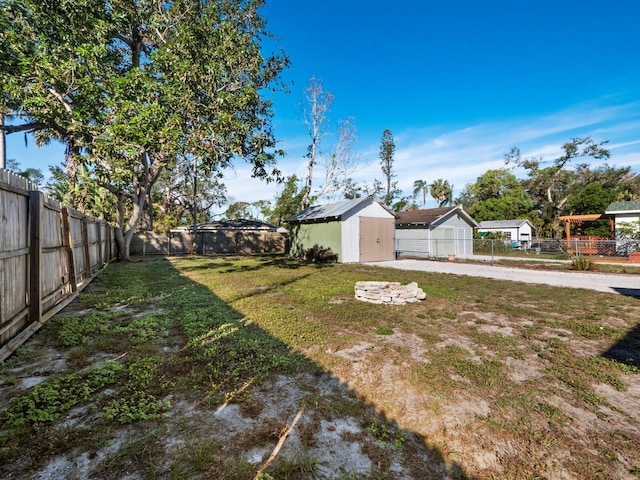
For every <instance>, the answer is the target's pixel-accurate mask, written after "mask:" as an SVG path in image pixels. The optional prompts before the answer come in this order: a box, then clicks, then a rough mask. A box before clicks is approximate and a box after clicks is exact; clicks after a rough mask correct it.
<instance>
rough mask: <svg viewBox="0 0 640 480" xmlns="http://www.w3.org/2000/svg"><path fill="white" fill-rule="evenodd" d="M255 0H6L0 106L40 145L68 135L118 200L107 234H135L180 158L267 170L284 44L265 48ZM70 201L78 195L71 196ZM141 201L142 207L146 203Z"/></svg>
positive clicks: (70, 161) (127, 237)
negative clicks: (164, 174)
mask: <svg viewBox="0 0 640 480" xmlns="http://www.w3.org/2000/svg"><path fill="white" fill-rule="evenodd" d="M262 4H263V2H262V1H261V0H244V1H232V0H216V1H206V0H205V1H203V0H176V1H173V2H160V1H158V0H128V1H127V0H110V1H105V0H82V1H80V0H60V1H48V0H47V1H42V0H4V1H3V2H2V3H0V31H1V32H2V33H1V34H0V84H1V86H0V107H4V108H8V109H10V110H12V111H14V112H16V113H18V114H19V115H20V116H21V117H22V118H23V119H24V122H23V123H22V124H21V125H18V126H12V127H10V128H7V127H5V130H6V131H8V132H10V133H11V132H16V131H27V132H34V133H35V135H36V141H37V142H39V143H43V142H47V141H51V140H53V139H58V140H62V141H64V142H65V143H66V145H67V170H68V172H69V173H70V174H71V177H72V179H73V178H74V176H75V172H76V171H77V165H79V164H81V163H86V164H90V165H91V172H92V173H93V174H95V175H96V176H97V177H98V179H99V181H100V182H101V184H102V185H103V186H104V187H105V188H107V189H108V190H109V191H110V192H111V193H112V194H113V195H114V196H115V198H116V202H115V203H116V206H117V215H116V224H117V228H116V238H117V241H118V245H119V247H120V253H121V257H122V258H123V259H128V257H129V244H130V241H131V237H132V235H133V232H134V231H135V229H136V228H137V227H138V225H139V222H140V219H141V217H142V215H143V212H144V210H145V206H146V205H148V203H149V202H150V199H151V188H152V187H153V185H154V183H155V182H156V180H157V179H158V177H159V175H160V173H161V171H162V169H163V168H165V167H166V166H167V165H170V164H172V162H174V161H175V159H176V158H177V157H178V156H183V157H187V158H195V159H197V160H199V164H200V165H201V166H202V167H201V168H202V169H203V170H204V172H205V173H206V174H207V175H208V174H211V173H212V172H213V173H215V172H219V171H221V170H222V169H224V168H227V167H229V166H231V165H232V163H233V162H234V161H235V159H238V158H242V159H244V160H246V161H248V162H250V163H251V165H252V167H253V174H254V175H255V176H257V177H262V178H265V179H272V178H275V177H279V172H278V171H277V169H276V168H275V154H276V152H275V149H274V146H275V140H274V137H273V134H272V130H271V124H270V118H271V115H272V112H271V108H270V103H269V101H267V100H265V98H263V96H262V92H264V90H265V89H267V88H277V87H280V86H281V84H280V82H279V76H280V73H281V71H282V69H283V68H285V67H286V65H287V58H286V57H285V56H284V55H283V54H273V55H270V56H265V55H264V53H263V51H262V48H261V41H262V39H263V38H264V37H265V36H267V35H268V33H267V31H266V29H265V20H264V19H263V18H262V17H261V16H260V15H259V14H258V8H259V7H260V6H262ZM75 200H76V201H77V199H75ZM148 210H149V209H148Z"/></svg>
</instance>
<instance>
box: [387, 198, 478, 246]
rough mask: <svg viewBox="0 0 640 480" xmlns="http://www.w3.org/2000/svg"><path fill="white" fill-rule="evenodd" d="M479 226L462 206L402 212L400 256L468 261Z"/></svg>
mask: <svg viewBox="0 0 640 480" xmlns="http://www.w3.org/2000/svg"><path fill="white" fill-rule="evenodd" d="M477 226H478V223H477V222H476V221H475V220H474V219H473V218H471V216H470V215H469V214H468V213H467V212H465V211H464V209H463V208H462V207H460V206H455V207H444V208H428V209H424V210H410V211H408V212H399V213H398V214H397V218H396V252H397V254H398V255H410V256H416V257H446V256H448V255H456V256H458V257H467V256H469V255H472V254H473V229H474V228H475V227H477Z"/></svg>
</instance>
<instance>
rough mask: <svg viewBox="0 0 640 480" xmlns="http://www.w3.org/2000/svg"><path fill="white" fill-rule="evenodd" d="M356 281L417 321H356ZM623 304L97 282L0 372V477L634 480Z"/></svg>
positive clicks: (232, 272) (502, 287)
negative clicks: (404, 298)
mask: <svg viewBox="0 0 640 480" xmlns="http://www.w3.org/2000/svg"><path fill="white" fill-rule="evenodd" d="M359 280H387V281H398V282H402V283H403V284H406V283H409V282H413V281H415V282H417V283H418V285H419V286H420V287H421V288H422V289H423V290H424V291H425V292H426V294H427V298H426V300H424V301H422V302H419V303H415V304H408V305H404V306H390V305H376V304H370V303H363V302H358V301H356V300H355V299H354V297H353V288H354V284H355V282H356V281H359ZM639 366H640V301H639V300H638V299H635V298H630V297H624V296H619V295H612V294H605V293H597V292H593V291H586V290H584V291H583V290H575V289H559V288H556V287H546V286H537V285H524V284H519V283H514V282H501V281H495V280H488V279H481V278H472V277H464V276H453V275H444V274H433V273H424V272H404V271H399V270H393V269H381V268H374V267H366V266H362V265H340V264H334V265H315V264H302V263H298V262H295V261H293V260H288V259H283V258H281V257H269V256H265V257H192V256H187V257H172V258H168V259H165V258H149V257H147V258H144V259H141V260H140V261H136V262H132V263H126V264H125V263H122V264H112V265H110V266H109V267H108V268H107V269H106V270H105V271H104V272H103V273H101V274H100V275H99V276H98V277H97V278H96V279H95V280H94V281H93V282H92V284H91V285H90V286H89V287H88V288H87V289H86V290H85V291H83V292H82V293H81V294H80V296H79V297H78V298H77V299H76V300H75V301H74V302H73V303H72V304H71V305H70V306H69V307H67V308H66V309H65V310H64V311H63V312H61V313H60V314H58V315H57V316H56V317H54V318H53V319H52V320H50V321H49V322H48V323H47V324H46V325H45V326H44V327H43V328H42V329H41V330H40V331H39V332H38V333H37V334H36V335H35V336H34V337H33V338H32V339H30V340H29V341H28V342H27V343H26V344H25V345H24V346H23V347H21V348H20V349H19V350H18V351H17V352H16V353H15V354H14V355H13V356H12V357H10V358H9V359H8V360H6V361H5V362H3V363H0V476H2V477H3V478H17V479H27V478H44V479H57V478H101V479H102V478H104V479H112V478H113V479H120V478H128V479H138V478H144V479H147V478H151V479H153V478H167V479H174V478H175V479H192V478H203V479H205V478H206V479H211V478H214V479H262V480H266V479H310V478H335V479H344V480H347V479H395V478H407V479H428V478H436V479H440V478H442V479H444V478H451V479H476V478H477V479H496V480H497V479H542V478H550V479H552V478H561V479H564V478H575V479H605V478H606V479H609V478H610V479H625V478H629V479H633V478H640V448H638V445H640V368H639Z"/></svg>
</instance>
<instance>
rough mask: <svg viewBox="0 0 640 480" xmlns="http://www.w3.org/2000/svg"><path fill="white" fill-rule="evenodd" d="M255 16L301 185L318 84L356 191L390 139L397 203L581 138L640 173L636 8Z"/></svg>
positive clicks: (57, 149) (37, 154)
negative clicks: (423, 186)
mask: <svg viewBox="0 0 640 480" xmlns="http://www.w3.org/2000/svg"><path fill="white" fill-rule="evenodd" d="M262 13H263V15H264V16H265V17H266V18H267V20H268V28H269V30H270V31H271V32H272V33H273V34H275V35H276V36H277V40H276V43H275V44H276V45H278V46H281V47H282V48H283V49H284V51H285V52H286V53H287V54H288V55H289V57H290V59H291V62H292V66H291V68H289V69H288V70H286V71H285V72H284V75H283V76H284V79H285V80H286V81H287V82H289V83H290V93H289V94H276V95H274V96H273V99H274V112H275V116H274V126H275V132H276V136H277V138H278V139H279V140H280V147H281V148H283V149H284V150H285V151H287V152H288V155H287V156H286V157H285V158H284V159H282V160H281V161H280V164H279V168H280V169H281V170H282V171H283V173H284V174H286V175H290V174H293V173H295V174H297V175H298V176H300V177H302V176H304V173H305V159H304V158H303V155H304V153H305V151H306V146H307V145H308V144H309V138H308V134H307V131H306V128H305V125H304V122H303V119H302V113H301V102H302V99H303V90H304V88H305V87H306V86H307V85H308V82H309V79H310V78H311V77H312V76H316V77H317V78H320V79H322V82H323V85H324V87H325V88H326V89H327V90H328V91H330V92H331V93H333V94H334V95H335V99H334V102H333V104H332V108H331V113H330V119H331V122H332V124H333V125H334V126H335V125H337V122H338V120H340V119H344V118H347V117H353V118H354V120H355V123H356V126H357V129H358V141H357V142H356V145H355V149H356V151H357V152H358V153H359V154H360V155H361V156H362V158H363V160H364V161H365V163H368V165H367V166H365V167H364V168H362V169H361V170H360V171H358V172H357V173H356V174H355V175H354V178H356V179H357V180H361V181H364V182H368V183H371V182H372V181H373V179H374V178H375V177H377V178H379V179H382V173H381V171H380V167H379V160H378V153H379V146H380V139H381V136H382V132H383V130H384V129H385V128H388V129H390V130H391V131H392V133H393V135H394V139H395V144H396V154H395V165H394V169H395V173H396V175H397V177H396V180H398V186H399V187H400V188H401V189H403V190H404V191H405V193H410V192H411V190H412V187H413V182H414V180H416V179H423V180H427V181H429V182H431V181H433V180H435V179H437V178H443V179H446V180H449V182H450V183H452V184H453V185H454V194H455V195H457V194H458V193H459V192H460V190H461V189H462V188H464V186H465V185H466V184H468V183H472V182H474V181H475V180H476V178H477V177H478V176H479V175H481V174H482V173H484V172H485V171H486V170H488V169H490V168H501V167H503V166H504V163H503V154H504V153H506V152H508V151H509V150H510V148H511V147H514V146H518V147H520V149H521V151H522V153H523V155H525V156H527V157H529V156H537V157H542V158H543V159H544V160H547V161H552V160H553V159H554V158H556V157H557V156H558V154H559V152H560V147H561V145H562V144H563V143H565V142H567V141H569V140H570V139H571V138H573V137H578V136H585V135H590V136H592V137H593V139H594V140H596V141H603V140H608V141H609V142H610V143H609V148H610V150H611V153H612V156H611V158H610V160H609V164H611V165H616V166H631V167H632V168H633V170H634V171H636V172H640V135H639V132H640V61H639V60H640V54H639V52H640V34H639V33H640V29H639V28H638V24H639V23H640V2H638V1H637V0H610V1H608V2H603V1H601V0H599V1H592V0H581V1H577V0H555V1H549V0H509V1H507V0H447V1H432V0H420V1H418V0H415V1H414V0H411V1H408V0H397V1H396V2H388V1H379V0H370V1H366V2H365V1H348V0H324V1H323V2H308V1H302V0H267V1H266V6H265V7H264V8H263V9H262ZM268 45H271V42H269V43H268ZM12 137H15V135H13V136H9V137H8V152H7V154H8V157H9V158H15V159H17V160H18V161H19V162H20V163H21V165H22V166H23V167H36V168H42V169H43V170H46V167H47V165H49V164H58V163H60V162H61V161H62V151H63V149H62V147H61V146H54V147H47V148H46V149H39V150H38V149H35V148H34V147H31V146H30V147H29V148H25V147H24V140H23V138H22V137H16V138H12ZM32 144H33V142H32V141H30V145H32ZM515 173H516V174H517V175H519V176H521V175H522V172H517V171H516V172H515ZM226 178H227V182H226V183H227V187H228V191H229V194H230V197H231V198H232V200H242V201H255V200H260V199H264V200H272V199H273V198H274V196H275V195H276V193H277V191H278V186H276V185H273V184H270V185H266V184H264V183H262V182H258V181H255V180H251V179H250V174H249V168H248V166H247V165H244V164H242V163H238V164H237V167H236V169H235V171H232V172H228V174H227V176H226ZM432 203H433V201H431V203H428V204H427V206H433V204H432Z"/></svg>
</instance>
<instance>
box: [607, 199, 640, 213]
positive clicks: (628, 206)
mask: <svg viewBox="0 0 640 480" xmlns="http://www.w3.org/2000/svg"><path fill="white" fill-rule="evenodd" d="M622 212H640V202H638V201H628V202H613V203H612V204H611V205H609V206H608V207H607V209H606V210H605V213H622Z"/></svg>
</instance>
